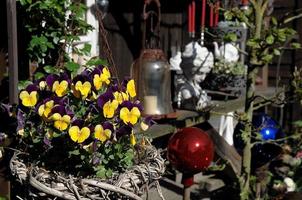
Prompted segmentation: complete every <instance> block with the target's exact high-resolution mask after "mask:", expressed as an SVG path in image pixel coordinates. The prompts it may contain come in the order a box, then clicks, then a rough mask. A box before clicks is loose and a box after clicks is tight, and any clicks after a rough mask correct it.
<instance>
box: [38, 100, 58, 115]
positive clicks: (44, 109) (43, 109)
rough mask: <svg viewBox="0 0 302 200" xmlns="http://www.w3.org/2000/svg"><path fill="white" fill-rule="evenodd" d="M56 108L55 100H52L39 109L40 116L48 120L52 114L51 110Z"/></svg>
mask: <svg viewBox="0 0 302 200" xmlns="http://www.w3.org/2000/svg"><path fill="white" fill-rule="evenodd" d="M53 106H54V101H53V100H50V101H47V102H46V103H45V104H42V105H41V106H40V107H39V109H38V114H39V115H40V116H41V117H45V118H47V117H48V116H49V114H50V112H51V109H52V108H53Z"/></svg>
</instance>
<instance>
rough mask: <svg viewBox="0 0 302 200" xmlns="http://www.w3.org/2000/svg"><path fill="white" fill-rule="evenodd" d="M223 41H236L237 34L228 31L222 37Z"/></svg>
mask: <svg viewBox="0 0 302 200" xmlns="http://www.w3.org/2000/svg"><path fill="white" fill-rule="evenodd" d="M224 40H225V41H230V42H236V41H237V35H236V33H228V34H227V35H225V37H224Z"/></svg>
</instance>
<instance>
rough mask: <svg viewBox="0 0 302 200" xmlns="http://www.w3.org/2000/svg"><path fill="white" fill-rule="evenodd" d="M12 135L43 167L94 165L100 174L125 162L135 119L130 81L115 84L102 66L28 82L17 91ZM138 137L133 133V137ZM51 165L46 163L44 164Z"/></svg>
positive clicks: (143, 124)
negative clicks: (16, 125) (15, 122)
mask: <svg viewBox="0 0 302 200" xmlns="http://www.w3.org/2000/svg"><path fill="white" fill-rule="evenodd" d="M19 99H20V106H19V110H18V114H17V117H18V134H19V135H21V136H22V137H21V138H22V141H23V143H24V144H26V147H25V149H26V150H27V151H28V152H29V153H30V154H31V155H37V156H36V159H39V161H41V160H43V159H44V161H43V164H44V165H47V164H49V163H50V161H52V160H53V159H52V158H50V157H58V158H57V159H55V160H56V161H55V162H54V163H53V164H54V165H55V166H57V167H58V165H59V164H60V163H61V164H64V165H65V164H66V163H67V164H68V165H73V166H71V167H74V166H78V167H80V168H83V167H85V168H88V169H94V170H95V171H97V174H98V175H99V176H101V177H105V176H110V175H111V174H112V172H114V171H115V170H123V169H125V168H127V167H129V166H131V164H132V162H133V157H134V152H135V151H134V146H135V144H136V143H137V140H138V139H141V140H142V141H143V138H142V137H141V138H139V137H140V135H139V134H138V132H141V131H144V130H146V129H147V128H148V126H149V124H148V121H149V120H148V119H143V118H142V117H141V112H142V106H141V104H140V102H139V101H138V100H137V98H136V90H135V83H134V80H133V79H127V80H124V81H123V82H122V83H120V84H119V83H118V82H117V81H116V80H115V79H114V78H113V77H112V76H111V73H110V70H109V68H108V67H106V66H98V67H95V68H93V69H89V70H88V69H85V70H84V71H83V72H82V73H81V74H78V75H75V76H74V77H71V75H70V74H68V73H66V72H61V73H57V74H49V75H47V76H45V77H43V78H40V79H39V80H37V81H34V82H33V83H31V84H30V85H28V86H27V87H26V88H24V89H23V90H21V91H20V94H19ZM137 136H139V137H137ZM50 165H51V164H50Z"/></svg>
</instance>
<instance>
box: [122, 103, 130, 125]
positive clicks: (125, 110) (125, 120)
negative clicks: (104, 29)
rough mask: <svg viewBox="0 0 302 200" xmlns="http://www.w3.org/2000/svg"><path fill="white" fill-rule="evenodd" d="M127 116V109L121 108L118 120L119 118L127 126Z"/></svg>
mask: <svg viewBox="0 0 302 200" xmlns="http://www.w3.org/2000/svg"><path fill="white" fill-rule="evenodd" d="M128 115H129V109H128V108H126V107H123V108H122V109H121V110H120V118H121V120H123V121H124V123H125V124H127V122H128V121H129V120H128Z"/></svg>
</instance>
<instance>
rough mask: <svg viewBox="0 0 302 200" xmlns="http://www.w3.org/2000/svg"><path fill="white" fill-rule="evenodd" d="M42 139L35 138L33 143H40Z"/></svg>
mask: <svg viewBox="0 0 302 200" xmlns="http://www.w3.org/2000/svg"><path fill="white" fill-rule="evenodd" d="M40 142H41V139H40V138H33V143H40Z"/></svg>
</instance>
